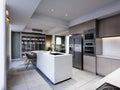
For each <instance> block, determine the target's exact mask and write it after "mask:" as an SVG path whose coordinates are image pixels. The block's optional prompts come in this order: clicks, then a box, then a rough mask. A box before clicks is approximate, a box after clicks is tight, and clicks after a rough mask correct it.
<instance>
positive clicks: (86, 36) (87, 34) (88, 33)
mask: <svg viewBox="0 0 120 90" xmlns="http://www.w3.org/2000/svg"><path fill="white" fill-rule="evenodd" d="M95 35H96V34H95V29H91V30H88V31H85V32H84V40H95V37H96V36H95Z"/></svg>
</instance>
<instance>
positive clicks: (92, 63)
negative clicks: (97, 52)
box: [83, 55, 96, 73]
mask: <svg viewBox="0 0 120 90" xmlns="http://www.w3.org/2000/svg"><path fill="white" fill-rule="evenodd" d="M83 69H84V70H86V71H89V72H93V73H96V57H94V56H87V55H84V56H83Z"/></svg>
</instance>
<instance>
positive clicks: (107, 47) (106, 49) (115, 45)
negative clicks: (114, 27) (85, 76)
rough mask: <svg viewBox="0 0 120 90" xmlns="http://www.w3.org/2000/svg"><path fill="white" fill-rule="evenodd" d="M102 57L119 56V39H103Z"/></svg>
mask: <svg viewBox="0 0 120 90" xmlns="http://www.w3.org/2000/svg"><path fill="white" fill-rule="evenodd" d="M103 55H110V56H120V37H109V38H103Z"/></svg>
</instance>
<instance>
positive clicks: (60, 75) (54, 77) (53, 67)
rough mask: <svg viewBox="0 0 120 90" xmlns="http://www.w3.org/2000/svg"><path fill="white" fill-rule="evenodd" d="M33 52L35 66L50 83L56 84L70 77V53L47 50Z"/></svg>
mask: <svg viewBox="0 0 120 90" xmlns="http://www.w3.org/2000/svg"><path fill="white" fill-rule="evenodd" d="M33 52H34V53H37V68H38V69H39V70H40V71H41V72H42V73H44V75H46V76H47V77H48V78H49V80H51V81H52V83H54V84H56V83H58V82H61V81H64V80H66V79H69V78H72V55H71V54H66V53H59V52H51V53H52V54H51V53H50V52H49V51H33ZM56 53H57V55H56ZM54 54H55V55H54ZM58 54H59V55H58Z"/></svg>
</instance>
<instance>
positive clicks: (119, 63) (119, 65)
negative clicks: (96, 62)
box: [111, 59, 120, 71]
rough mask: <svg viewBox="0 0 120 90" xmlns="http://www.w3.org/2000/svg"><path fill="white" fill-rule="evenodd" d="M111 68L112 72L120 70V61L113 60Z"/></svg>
mask: <svg viewBox="0 0 120 90" xmlns="http://www.w3.org/2000/svg"><path fill="white" fill-rule="evenodd" d="M111 67H112V71H114V70H116V69H118V68H120V60H116V59H113V60H112V66H111Z"/></svg>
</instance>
